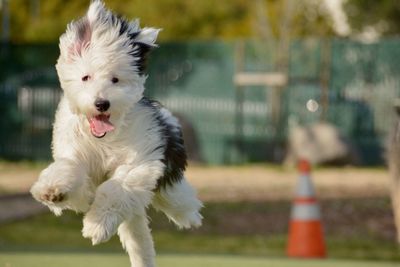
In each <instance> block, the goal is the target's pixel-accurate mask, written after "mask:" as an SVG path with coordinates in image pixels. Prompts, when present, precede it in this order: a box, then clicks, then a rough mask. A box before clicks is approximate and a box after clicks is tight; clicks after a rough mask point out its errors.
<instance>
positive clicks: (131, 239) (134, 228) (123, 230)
mask: <svg viewBox="0 0 400 267" xmlns="http://www.w3.org/2000/svg"><path fill="white" fill-rule="evenodd" d="M118 235H119V238H120V240H121V243H122V246H123V247H124V248H125V250H126V251H127V252H128V255H129V259H130V261H131V266H132V267H154V266H155V263H154V258H155V254H156V253H155V251H154V245H153V239H152V237H151V233H150V229H149V226H148V221H147V217H146V214H145V213H144V214H143V216H142V215H134V216H133V217H132V219H130V220H129V221H124V222H123V223H122V224H121V225H120V226H119V228H118Z"/></svg>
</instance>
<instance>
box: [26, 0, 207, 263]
mask: <svg viewBox="0 0 400 267" xmlns="http://www.w3.org/2000/svg"><path fill="white" fill-rule="evenodd" d="M158 32H159V30H157V29H153V28H143V29H141V28H140V27H139V22H138V21H137V20H136V21H132V22H128V21H126V20H124V19H122V18H120V17H117V16H115V15H113V14H112V13H111V12H110V11H108V10H107V9H106V8H105V7H104V4H103V3H102V2H101V1H93V2H92V3H91V5H90V7H89V10H88V12H87V14H86V16H84V17H83V18H81V19H80V20H78V21H76V22H72V23H70V24H69V25H68V28H67V31H66V33H65V34H63V35H62V36H61V38H60V52H61V53H60V57H59V59H58V62H57V65H56V68H57V73H58V76H59V78H60V82H61V87H62V89H63V91H64V96H63V98H62V99H61V101H60V104H59V107H58V110H57V113H56V120H55V123H54V130H53V145H52V149H53V158H54V162H53V163H52V164H50V165H49V166H48V167H47V168H46V169H45V170H43V171H42V173H41V174H40V177H39V179H38V181H37V182H36V183H35V184H34V185H33V187H32V189H31V193H32V195H33V196H34V197H35V199H37V200H38V201H41V202H42V203H44V204H45V205H47V206H48V207H49V208H50V210H51V211H53V212H54V213H55V214H56V215H61V213H62V210H64V209H72V210H75V211H78V212H84V213H85V217H84V220H83V229H82V234H83V236H84V237H86V238H89V239H91V241H92V243H93V245H96V244H99V243H101V242H105V241H107V240H108V239H110V237H111V236H113V235H114V234H116V233H118V235H119V236H120V239H121V242H122V245H123V247H124V248H125V249H126V251H127V252H128V254H129V257H130V260H131V264H132V266H135V267H151V266H154V255H155V251H154V247H153V241H152V238H151V234H150V230H149V227H148V222H147V217H146V208H147V207H148V205H149V204H152V205H153V206H154V207H155V208H156V209H158V210H161V211H163V212H164V213H165V214H166V215H167V216H168V218H169V219H170V220H172V221H173V222H175V223H176V224H177V225H178V227H180V228H189V227H191V226H200V225H201V219H202V217H201V215H200V213H199V210H200V208H201V206H202V204H201V202H200V201H199V200H198V199H197V197H196V192H195V190H194V189H193V188H192V187H191V186H190V185H189V184H188V183H187V181H186V180H185V177H184V175H183V172H184V170H185V167H186V153H185V150H184V146H183V140H182V134H181V128H180V125H179V123H178V121H177V119H176V118H175V117H173V116H172V115H171V113H170V112H169V111H168V110H166V109H165V108H163V107H162V106H161V105H160V104H159V103H158V102H155V101H152V100H149V99H147V98H145V97H143V91H144V83H145V80H146V77H145V76H144V75H143V72H144V68H145V65H144V64H145V59H146V56H147V54H148V52H149V51H150V50H151V49H152V48H154V47H156V44H155V40H156V38H157V34H158Z"/></svg>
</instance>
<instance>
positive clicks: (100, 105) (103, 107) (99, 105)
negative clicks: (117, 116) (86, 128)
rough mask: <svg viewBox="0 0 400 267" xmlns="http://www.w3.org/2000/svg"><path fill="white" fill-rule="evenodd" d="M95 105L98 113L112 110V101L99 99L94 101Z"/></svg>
mask: <svg viewBox="0 0 400 267" xmlns="http://www.w3.org/2000/svg"><path fill="white" fill-rule="evenodd" d="M94 105H95V107H96V109H97V110H98V111H100V112H104V111H107V110H108V109H109V108H110V101H108V100H106V99H101V98H99V99H96V101H94Z"/></svg>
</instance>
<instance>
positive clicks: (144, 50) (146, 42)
mask: <svg viewBox="0 0 400 267" xmlns="http://www.w3.org/2000/svg"><path fill="white" fill-rule="evenodd" d="M134 23H135V24H137V25H138V24H139V22H138V20H136V21H135V22H134ZM134 27H135V26H134V25H132V24H131V28H134ZM137 27H138V28H139V26H137ZM160 31H161V29H155V28H143V29H139V30H138V31H137V32H134V33H130V34H129V38H130V40H131V46H132V50H131V52H130V53H129V54H130V55H131V56H133V58H134V63H133V65H134V66H135V67H136V68H137V70H138V73H139V74H140V75H142V74H144V70H145V68H146V61H147V56H148V54H149V52H150V51H151V50H152V49H153V48H155V47H157V44H156V40H157V36H158V33H159V32H160Z"/></svg>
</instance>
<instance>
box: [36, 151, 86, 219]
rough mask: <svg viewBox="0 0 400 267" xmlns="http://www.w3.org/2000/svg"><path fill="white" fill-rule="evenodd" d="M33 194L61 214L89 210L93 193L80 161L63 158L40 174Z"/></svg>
mask: <svg viewBox="0 0 400 267" xmlns="http://www.w3.org/2000/svg"><path fill="white" fill-rule="evenodd" d="M30 191H31V194H32V195H33V197H34V198H35V199H36V200H38V201H40V202H42V203H43V204H45V205H47V206H48V207H49V208H50V210H51V211H52V212H54V213H55V214H56V215H61V213H62V210H63V209H73V210H75V211H82V212H85V211H87V210H88V209H89V206H90V203H91V201H92V199H93V191H94V190H93V186H92V184H91V182H90V179H89V177H88V175H87V169H86V167H85V165H84V164H83V163H82V162H81V161H79V160H75V161H74V160H70V159H66V158H61V159H57V160H55V161H54V162H53V163H51V164H50V165H49V166H48V167H47V168H46V169H44V170H43V171H42V172H41V173H40V175H39V179H38V180H37V181H36V182H35V183H34V184H33V186H32V188H31V190H30Z"/></svg>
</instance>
